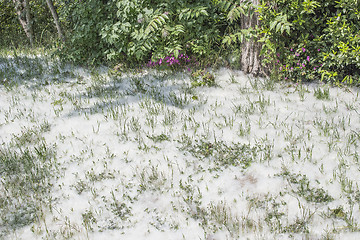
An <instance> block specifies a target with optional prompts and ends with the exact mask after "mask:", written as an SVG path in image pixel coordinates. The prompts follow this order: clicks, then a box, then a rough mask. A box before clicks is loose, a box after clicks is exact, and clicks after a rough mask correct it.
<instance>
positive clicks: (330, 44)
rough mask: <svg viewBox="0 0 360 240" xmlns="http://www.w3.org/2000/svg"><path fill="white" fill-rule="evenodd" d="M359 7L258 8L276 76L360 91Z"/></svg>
mask: <svg viewBox="0 0 360 240" xmlns="http://www.w3.org/2000/svg"><path fill="white" fill-rule="evenodd" d="M359 4H360V3H359V1H357V0H339V1H327V0H317V1H314V0H306V1H301V2H299V1H294V0H276V1H270V0H267V1H264V2H263V3H262V5H261V6H260V7H259V8H258V13H259V16H260V20H261V26H260V28H259V32H260V35H259V36H260V39H261V41H262V42H263V43H264V47H263V50H262V52H263V53H265V54H267V56H266V57H267V59H268V62H271V63H272V68H273V70H274V73H275V76H279V77H280V79H285V80H286V79H288V80H292V81H311V80H322V81H327V82H331V83H335V84H339V83H347V84H356V85H359V84H360V58H359V56H360V34H359V29H360V13H359V9H360V8H359V7H360V5H359ZM284 29H285V30H284Z"/></svg>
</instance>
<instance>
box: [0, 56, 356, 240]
mask: <svg viewBox="0 0 360 240" xmlns="http://www.w3.org/2000/svg"><path fill="white" fill-rule="evenodd" d="M1 54H2V55H1V56H0V179H1V181H0V188H1V189H0V190H1V191H0V239H203V240H210V239H213V240H215V239H217V240H220V239H358V237H359V235H360V212H359V204H360V191H359V180H360V162H359V159H360V156H359V155H360V147H359V146H360V113H359V109H360V101H359V90H358V89H356V88H351V89H349V88H345V87H344V88H338V87H331V86H329V85H325V84H322V83H319V84H315V83H313V84H292V83H288V82H286V83H285V82H282V83H281V82H279V83H277V82H273V81H271V80H269V79H262V78H251V77H248V76H245V75H243V74H242V73H241V72H238V71H231V70H229V69H221V70H217V71H215V72H214V74H215V86H213V87H206V86H202V87H197V88H194V87H191V86H192V85H191V79H190V78H189V77H188V76H187V75H185V74H182V73H179V74H175V73H172V74H168V73H164V72H156V71H154V72H146V71H143V72H142V73H138V74H131V73H123V74H122V75H120V74H114V73H113V72H112V71H110V70H108V69H106V68H94V69H86V68H79V67H75V66H72V65H64V64H61V63H60V62H58V61H57V60H54V59H52V58H49V57H46V56H44V54H38V55H36V54H35V55H29V54H23V55H20V54H17V55H15V56H14V54H11V53H5V52H3V53H1ZM9 54H11V55H10V56H9Z"/></svg>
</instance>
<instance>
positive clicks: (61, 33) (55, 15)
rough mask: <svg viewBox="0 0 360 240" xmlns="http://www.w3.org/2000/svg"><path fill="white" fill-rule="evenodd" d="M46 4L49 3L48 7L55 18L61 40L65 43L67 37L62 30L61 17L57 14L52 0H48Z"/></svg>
mask: <svg viewBox="0 0 360 240" xmlns="http://www.w3.org/2000/svg"><path fill="white" fill-rule="evenodd" d="M46 3H47V5H48V7H49V9H50V12H51V14H52V16H53V19H54V22H55V25H56V29H57V32H58V35H59V38H60V39H61V40H62V41H63V42H65V35H64V33H63V31H62V29H61V25H60V21H59V16H58V14H57V12H56V10H55V7H54V4H53V2H52V0H46Z"/></svg>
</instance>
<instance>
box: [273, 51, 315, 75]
mask: <svg viewBox="0 0 360 240" xmlns="http://www.w3.org/2000/svg"><path fill="white" fill-rule="evenodd" d="M320 52H321V50H320V49H316V50H313V51H312V52H311V51H309V50H307V49H306V48H304V47H302V48H300V49H296V50H295V49H293V48H290V49H289V50H288V52H284V56H283V57H282V56H281V55H280V54H279V53H278V54H277V57H278V59H277V60H276V63H275V65H276V66H277V70H278V72H279V75H280V76H281V78H282V79H285V80H291V79H292V80H295V79H296V80H297V81H303V82H304V81H312V80H315V79H319V77H320V70H321V67H322V63H321V62H319V56H320Z"/></svg>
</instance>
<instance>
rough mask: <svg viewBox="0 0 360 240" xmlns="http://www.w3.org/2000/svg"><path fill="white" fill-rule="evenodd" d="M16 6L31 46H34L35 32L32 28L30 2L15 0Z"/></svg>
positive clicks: (27, 0)
mask: <svg viewBox="0 0 360 240" xmlns="http://www.w3.org/2000/svg"><path fill="white" fill-rule="evenodd" d="M13 2H14V4H15V10H16V14H17V15H18V18H19V21H20V24H21V26H22V27H23V29H24V32H25V34H26V36H27V38H28V39H29V41H30V45H31V46H32V45H34V32H33V28H32V19H31V13H30V6H29V0H22V1H21V0H13Z"/></svg>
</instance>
